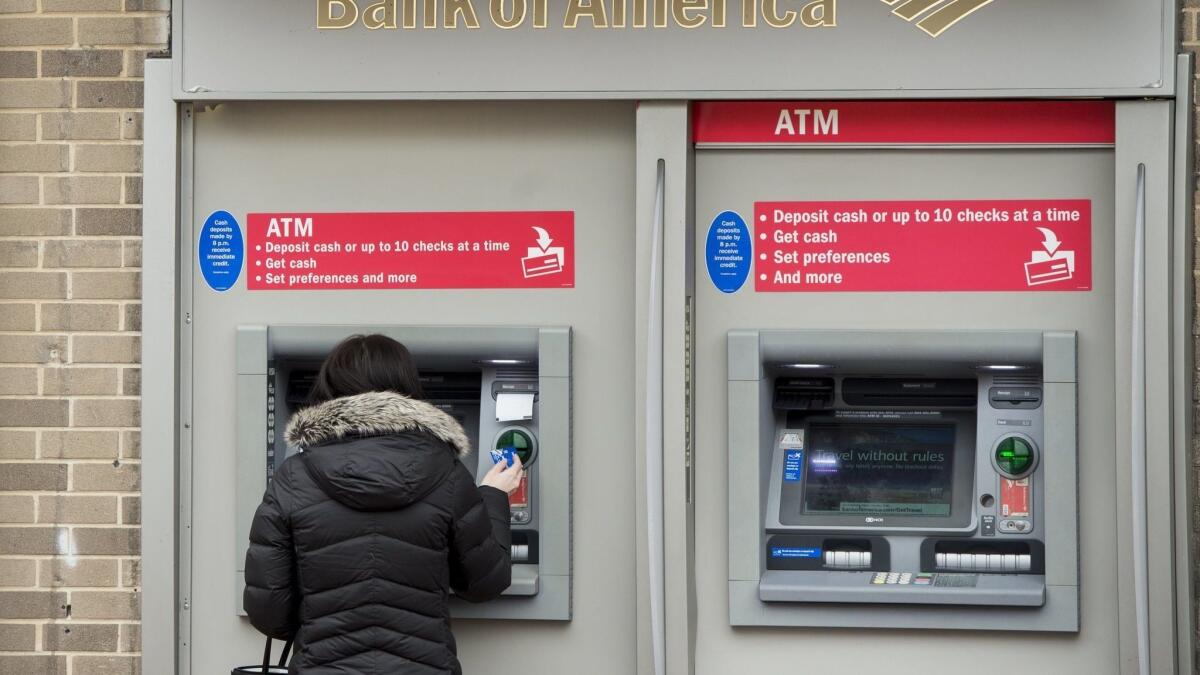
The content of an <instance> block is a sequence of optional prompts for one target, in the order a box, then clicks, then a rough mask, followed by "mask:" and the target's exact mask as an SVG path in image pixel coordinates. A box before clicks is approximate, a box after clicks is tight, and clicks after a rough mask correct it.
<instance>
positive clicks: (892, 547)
mask: <svg viewBox="0 0 1200 675" xmlns="http://www.w3.org/2000/svg"><path fill="white" fill-rule="evenodd" d="M1075 339H1076V338H1075V335H1074V333H1070V332H1035V331H995V332H989V331H978V332H965V331H946V332H922V331H911V332H904V331H900V332H888V331H857V332H856V331H732V332H730V334H729V336H728V349H729V364H730V368H729V382H728V386H729V406H730V411H729V413H730V414H729V419H730V429H729V439H730V447H731V448H736V449H738V450H739V451H742V452H745V453H746V455H747V456H748V457H749V456H752V451H753V450H754V449H757V451H758V456H759V460H760V461H759V462H758V464H759V465H760V466H761V467H762V471H763V474H764V476H765V478H766V480H765V481H763V482H762V483H761V484H763V485H765V490H764V492H765V494H763V495H762V496H763V497H764V498H765V501H763V502H762V504H764V507H763V513H762V514H761V516H760V514H759V512H758V511H759V509H758V508H757V504H754V503H749V502H746V501H739V502H736V503H735V504H734V505H733V507H735V508H739V509H740V508H749V510H750V511H752V513H747V514H745V515H744V516H743V515H742V514H740V513H739V514H735V515H734V516H733V517H734V518H735V519H737V520H743V519H749V518H753V519H755V520H759V519H760V517H761V522H762V523H763V527H761V528H759V529H758V531H757V532H756V533H752V534H751V537H753V536H754V534H757V538H758V544H757V546H755V547H754V548H752V549H751V548H747V549H746V550H747V552H750V553H751V555H754V553H757V556H756V558H757V559H756V560H754V564H755V566H756V567H759V568H760V569H761V570H762V573H761V576H760V579H759V581H758V583H757V589H756V590H757V593H756V595H757V599H758V600H760V601H761V602H762V603H765V604H762V605H758V604H756V603H750V602H735V603H734V604H732V605H731V608H730V613H731V622H732V623H734V624H735V625H737V624H751V625H754V624H773V623H781V624H786V625H814V626H856V627H866V626H875V627H892V628H900V627H917V626H920V627H925V628H944V629H963V628H976V629H988V630H1001V631H1029V630H1043V631H1076V630H1078V628H1079V592H1078V591H1079V589H1078V585H1079V570H1078V554H1077V542H1078V532H1077V527H1076V520H1077V510H1076V504H1077V499H1076V484H1077V482H1078V473H1077V471H1076V464H1077V459H1076V458H1077V448H1076V434H1075V426H1076V418H1075V400H1076V378H1075ZM881 344H883V345H888V348H887V349H886V350H882V353H881V350H880V348H879V345H881ZM760 411H761V412H760ZM748 463H749V464H752V465H753V464H756V462H754V461H752V460H750V461H749V462H748ZM733 538H736V539H739V540H741V539H744V538H746V535H745V533H734V532H733V531H732V530H731V539H733ZM739 543H742V542H741V541H739ZM734 597H740V596H734ZM914 606H915V607H918V608H919V611H913V608H914Z"/></svg>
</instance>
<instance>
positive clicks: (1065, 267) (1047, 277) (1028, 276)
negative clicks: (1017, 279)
mask: <svg viewBox="0 0 1200 675" xmlns="http://www.w3.org/2000/svg"><path fill="white" fill-rule="evenodd" d="M1072 267H1074V266H1073V265H1071V264H1070V263H1069V262H1068V260H1067V259H1066V258H1051V259H1050V260H1037V261H1031V262H1027V263H1025V282H1026V283H1028V284H1029V285H1030V286H1037V285H1040V284H1048V283H1051V282H1054V281H1064V280H1066V279H1070V278H1071V277H1072V276H1073V275H1074V270H1072V269H1071V268H1072Z"/></svg>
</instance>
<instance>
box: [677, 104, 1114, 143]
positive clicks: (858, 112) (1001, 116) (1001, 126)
mask: <svg viewBox="0 0 1200 675" xmlns="http://www.w3.org/2000/svg"><path fill="white" fill-rule="evenodd" d="M693 125H694V126H693V136H694V138H695V141H696V143H697V144H698V145H718V146H719V145H750V146H756V145H868V146H878V145H1018V146H1020V145H1033V146H1037V145H1087V146H1097V145H1099V146H1104V145H1112V144H1113V142H1114V140H1115V137H1116V108H1115V106H1114V104H1113V103H1112V102H1111V101H824V102H823V101H751V102H706V103H697V104H696V106H695V108H694V110H693Z"/></svg>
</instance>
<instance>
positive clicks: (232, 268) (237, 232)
mask: <svg viewBox="0 0 1200 675" xmlns="http://www.w3.org/2000/svg"><path fill="white" fill-rule="evenodd" d="M244 249H245V247H244V246H243V245H242V228H241V227H240V226H239V225H238V222H237V219H235V218H234V217H233V215H232V214H230V213H229V212H228V211H213V213H212V215H211V216H209V217H208V220H205V221H204V229H202V230H200V250H199V252H198V255H199V257H200V272H201V274H203V275H204V283H206V284H208V287H209V288H211V289H213V290H214V291H227V290H229V289H231V288H233V285H234V284H236V283H237V280H238V277H239V276H241V274H242V258H243V256H244Z"/></svg>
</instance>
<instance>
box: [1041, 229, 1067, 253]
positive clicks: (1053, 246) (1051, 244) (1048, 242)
mask: <svg viewBox="0 0 1200 675" xmlns="http://www.w3.org/2000/svg"><path fill="white" fill-rule="evenodd" d="M1038 230H1040V231H1041V233H1042V236H1044V237H1045V239H1043V240H1042V248H1044V249H1046V253H1049V254H1050V255H1054V252H1055V251H1057V250H1058V247H1059V246H1062V242H1061V241H1059V240H1058V236H1057V235H1055V234H1054V230H1050V229H1048V228H1045V227H1039V228H1038Z"/></svg>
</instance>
